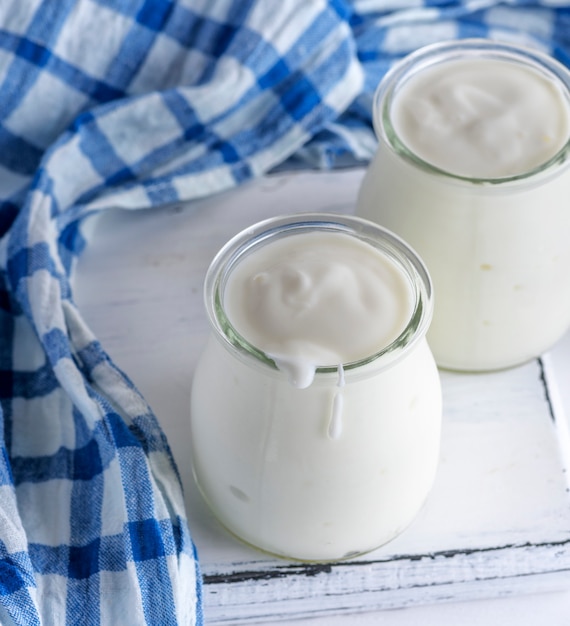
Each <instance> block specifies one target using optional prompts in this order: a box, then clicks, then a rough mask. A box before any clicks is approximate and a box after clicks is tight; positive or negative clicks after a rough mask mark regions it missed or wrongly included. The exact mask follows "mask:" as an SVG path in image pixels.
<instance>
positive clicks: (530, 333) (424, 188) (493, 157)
mask: <svg viewBox="0 0 570 626" xmlns="http://www.w3.org/2000/svg"><path fill="white" fill-rule="evenodd" d="M373 114H374V124H375V130H376V134H377V137H378V143H379V145H378V150H377V153H376V155H375V158H374V160H373V161H372V163H371V164H370V166H369V168H368V171H367V173H366V175H365V178H364V180H363V183H362V186H361V189H360V193H359V198H358V207H357V213H358V214H359V215H360V216H363V217H366V218H368V219H372V220H374V221H377V222H379V223H380V224H382V225H383V226H385V227H386V228H389V229H390V230H392V231H394V232H395V233H397V234H398V235H400V236H401V237H402V238H404V239H405V240H406V241H407V242H409V243H410V245H412V246H413V247H414V249H415V250H417V252H418V253H419V254H420V255H421V257H422V258H423V260H424V262H425V263H426V265H427V267H428V269H429V271H430V274H431V276H432V279H433V282H434V287H435V292H436V293H437V305H436V308H435V312H434V319H433V323H432V325H431V328H430V331H429V333H428V341H429V344H430V346H431V349H432V350H433V353H434V356H435V358H436V361H437V363H438V364H439V365H440V366H443V367H448V368H452V369H460V370H489V369H498V368H503V367H509V366H512V365H516V364H518V363H521V362H524V361H526V360H528V359H531V358H533V357H536V356H538V355H539V354H540V353H542V352H543V351H545V350H546V349H548V348H549V347H551V346H552V344H553V343H555V342H556V341H557V340H558V339H559V338H560V337H561V335H562V334H563V333H564V332H565V331H566V330H567V328H568V326H569V324H570V289H568V288H567V281H568V276H569V275H570V246H569V245H568V241H569V239H570V211H569V210H568V202H569V198H570V166H569V163H568V156H569V152H570V142H569V135H570V73H569V72H568V70H567V69H566V68H565V67H563V66H562V65H560V64H559V63H558V62H556V61H555V60H554V59H551V58H550V57H548V56H546V55H543V54H541V53H540V52H536V51H531V50H527V49H524V48H518V47H514V46H511V45H508V44H501V43H497V42H491V41H487V40H464V41H457V42H447V43H443V44H437V45H434V46H428V47H426V48H424V49H421V50H419V51H417V52H416V53H414V54H412V55H410V56H409V57H407V58H406V59H404V60H403V61H402V62H401V63H399V64H397V65H396V66H395V67H394V68H392V70H391V71H390V72H389V73H388V74H387V75H386V76H385V78H384V80H383V81H382V82H381V84H380V85H379V87H378V89H377V91H376V95H375V99H374V111H373Z"/></svg>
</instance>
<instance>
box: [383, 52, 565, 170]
mask: <svg viewBox="0 0 570 626" xmlns="http://www.w3.org/2000/svg"><path fill="white" fill-rule="evenodd" d="M391 119H392V124H393V126H394V130H395V131H396V133H397V135H398V136H399V137H400V139H401V140H402V142H403V143H404V144H405V145H406V146H407V147H408V148H409V149H410V150H411V151H412V152H413V153H414V154H415V155H417V156H419V157H420V158H422V159H423V160H425V161H427V162H428V163H430V164H431V165H434V166H435V167H438V168H441V169H443V170H444V171H446V172H449V173H452V174H456V175H459V176H465V177H469V178H483V179H493V178H502V177H508V176H516V175H520V174H524V173H526V172H529V171H531V170H533V169H534V168H536V167H537V166H539V165H541V164H543V163H545V162H547V161H548V160H549V159H550V158H552V157H553V156H554V155H555V154H556V153H557V152H559V151H560V149H561V148H562V147H563V146H564V144H565V143H566V142H567V141H568V136H569V133H570V115H569V111H568V106H567V104H566V102H565V101H564V97H563V94H562V91H561V89H560V86H559V84H558V83H556V82H554V81H553V80H551V79H550V78H548V77H547V76H545V75H543V74H541V73H539V72H538V71H537V70H535V69H531V68H529V67H526V66H524V65H519V64H517V63H512V62H508V61H502V60H498V59H489V58H479V59H463V60H457V61H450V62H447V63H440V64H437V65H434V66H431V67H428V68H426V69H424V70H423V71H420V72H418V73H416V74H414V75H413V76H411V77H410V78H409V79H408V80H407V81H406V82H405V83H404V84H403V85H402V86H401V87H400V88H399V89H398V90H397V92H396V93H395V96H394V100H393V103H392V106H391Z"/></svg>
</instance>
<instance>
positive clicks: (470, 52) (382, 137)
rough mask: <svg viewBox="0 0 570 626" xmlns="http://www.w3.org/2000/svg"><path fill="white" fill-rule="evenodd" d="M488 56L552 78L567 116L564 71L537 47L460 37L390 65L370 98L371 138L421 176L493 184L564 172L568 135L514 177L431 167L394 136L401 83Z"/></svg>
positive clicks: (569, 75) (569, 156) (569, 94)
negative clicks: (448, 65)
mask: <svg viewBox="0 0 570 626" xmlns="http://www.w3.org/2000/svg"><path fill="white" fill-rule="evenodd" d="M477 59H494V60H500V61H506V62H509V63H513V64H518V65H519V66H525V67H527V68H529V69H533V70H536V71H537V72H540V73H541V74H543V75H545V76H547V77H548V78H549V79H550V80H552V81H553V82H554V83H555V84H556V85H557V87H558V88H559V89H560V92H561V94H562V96H563V98H564V101H565V103H566V105H567V106H568V111H569V116H570V72H569V71H568V69H567V68H566V67H564V66H563V65H562V64H560V63H558V62H557V61H556V60H555V59H553V58H551V57H549V56H547V55H545V54H543V53H541V52H538V51H534V50H530V49H525V48H522V47H518V46H512V45H510V44H506V43H500V42H495V41H493V42H491V41H489V40H485V39H466V40H457V41H450V42H444V43H439V44H433V45H430V46H426V47H424V48H421V49H419V50H418V51H416V52H415V53H412V54H410V55H408V56H407V57H406V58H405V59H403V60H402V61H400V62H399V63H397V64H396V65H394V66H393V67H392V68H391V70H390V71H389V72H388V73H387V74H386V75H385V77H384V79H383V80H382V81H381V83H380V85H379V86H378V88H377V90H376V93H375V95H374V100H373V123H374V129H375V133H376V136H377V138H378V140H379V141H380V142H383V143H384V144H385V145H386V146H387V147H388V148H389V149H390V150H391V151H392V152H394V153H395V155H396V156H397V157H398V158H401V159H403V160H405V161H406V162H408V163H409V164H410V165H412V166H413V167H415V168H417V169H420V170H422V171H423V172H425V173H427V174H431V175H434V176H438V177H441V178H445V179H448V180H449V181H450V182H455V183H456V184H468V185H476V186H480V187H483V186H485V187H493V186H494V187H496V186H499V185H521V184H522V185H525V184H535V182H537V181H539V180H542V179H544V178H545V177H551V176H557V175H559V174H561V173H562V172H564V171H565V170H566V169H567V168H568V167H570V166H569V161H570V137H569V138H568V139H567V140H566V142H565V144H564V145H563V146H562V147H561V148H560V149H559V150H558V151H557V152H556V153H555V154H553V155H552V157H551V158H549V159H547V160H545V161H544V162H542V163H540V164H539V165H537V166H536V167H533V168H530V169H528V170H527V171H523V172H521V173H518V174H515V175H507V176H500V177H488V178H485V177H481V178H478V177H470V176H463V175H459V174H455V173H452V172H449V171H446V170H445V169H442V168H440V167H437V166H435V165H433V164H432V163H430V162H428V161H426V160H425V159H423V158H421V157H420V156H418V154H416V153H415V152H414V151H413V150H412V149H410V147H409V146H407V145H406V144H405V143H404V141H403V140H402V138H401V137H400V136H399V135H398V132H397V131H396V128H395V125H394V122H393V103H394V98H395V96H396V94H397V93H398V90H399V89H400V88H401V87H402V86H403V85H404V84H405V83H406V81H407V80H408V79H410V78H412V77H414V76H417V75H418V74H419V73H420V72H422V71H423V70H425V69H428V68H433V67H434V66H437V65H440V64H443V63H447V62H453V61H458V60H477Z"/></svg>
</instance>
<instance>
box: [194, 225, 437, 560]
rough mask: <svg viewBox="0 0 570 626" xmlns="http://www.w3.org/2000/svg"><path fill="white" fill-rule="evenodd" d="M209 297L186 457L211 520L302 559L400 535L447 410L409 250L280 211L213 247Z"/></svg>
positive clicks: (379, 236)
mask: <svg viewBox="0 0 570 626" xmlns="http://www.w3.org/2000/svg"><path fill="white" fill-rule="evenodd" d="M205 297H206V307H207V311H208V314H209V317H210V322H211V325H212V333H211V336H210V338H209V341H208V344H207V346H206V349H205V351H204V353H203V354H202V356H201V358H200V361H199V363H198V367H197V370H196V373H195V376H194V381H193V388H192V403H191V429H192V460H193V467H194V473H195V477H196V481H197V483H198V485H199V487H200V490H201V492H202V493H203V495H204V497H205V499H206V501H207V502H208V504H209V505H210V507H211V509H212V510H213V512H214V514H215V515H216V516H217V518H218V519H219V520H220V522H221V523H222V524H223V525H224V526H225V527H226V528H227V529H228V530H230V531H231V532H232V533H233V534H235V535H237V536H238V537H239V538H241V539H242V540H244V541H245V542H247V543H249V544H252V545H254V546H256V547H258V548H260V549H262V550H264V551H267V552H270V553H272V554H275V555H279V556H284V557H289V558H294V559H300V560H305V561H330V560H337V559H342V558H348V557H350V556H353V555H356V554H360V553H363V552H366V551H369V550H372V549H374V548H376V547H377V546H379V545H382V544H383V543H385V542H387V541H389V540H391V539H392V538H393V537H395V536H396V535H397V534H399V533H400V532H401V531H402V530H403V529H404V528H405V527H406V526H407V525H408V524H409V523H410V522H411V520H412V519H413V518H414V516H415V515H416V514H417V512H418V510H419V509H420V507H421V506H422V504H423V502H424V500H425V498H426V497H427V494H428V492H429V490H430V488H431V485H432V483H433V480H434V476H435V472H436V468H437V461H438V453H439V438H440V424H441V390H440V384H439V378H438V373H437V368H436V366H435V362H434V360H433V357H432V355H431V352H430V350H429V347H428V345H427V342H426V340H425V332H426V330H427V327H428V325H429V322H430V318H431V310H432V299H431V298H432V296H431V284H430V281H429V276H428V275H427V273H426V271H425V268H424V267H423V265H422V263H421V261H420V260H419V259H418V258H417V256H416V255H415V254H414V253H413V252H412V251H411V250H410V249H409V248H408V247H407V246H406V245H405V244H404V243H403V242H402V241H400V240H399V239H397V238H395V237H393V236H392V235H391V234H390V233H388V232H387V231H384V230H383V229H380V228H379V227H377V226H375V225H373V224H370V223H367V222H364V221H362V220H358V219H357V218H350V217H338V216H326V215H322V214H321V215H313V216H301V217H295V218H278V219H277V220H272V221H269V222H264V223H261V224H260V225H257V226H255V227H254V228H253V229H248V231H246V232H244V233H242V234H240V235H238V236H237V237H236V238H235V239H234V240H232V241H230V242H229V243H228V244H227V245H226V246H225V247H224V248H223V249H222V251H221V252H220V253H219V254H218V256H217V257H216V259H215V260H214V261H213V263H212V265H211V267H210V269H209V271H208V275H207V277H206V285H205Z"/></svg>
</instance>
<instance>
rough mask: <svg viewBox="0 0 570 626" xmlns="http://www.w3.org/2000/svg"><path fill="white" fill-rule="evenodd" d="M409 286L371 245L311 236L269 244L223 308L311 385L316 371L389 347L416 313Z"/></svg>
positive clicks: (235, 277)
mask: <svg viewBox="0 0 570 626" xmlns="http://www.w3.org/2000/svg"><path fill="white" fill-rule="evenodd" d="M413 305H414V302H413V296H412V290H411V285H410V282H409V280H408V279H407V277H406V276H405V275H404V274H403V273H402V271H401V270H400V269H398V268H397V267H396V265H395V264H394V263H393V262H392V261H391V260H390V259H389V258H388V257H387V256H386V255H385V254H383V253H381V252H379V251H378V250H376V249H375V248H373V247H372V246H371V245H369V244H366V243H364V242H362V241H360V240H358V239H356V238H354V237H350V236H348V235H345V234H342V233H338V232H335V233H331V232H313V233H303V234H298V235H296V236H295V237H291V236H289V237H286V238H283V239H280V240H277V241H273V242H271V244H270V245H267V246H264V247H262V248H260V249H258V250H257V251H256V252H255V254H251V255H249V256H248V257H246V258H244V259H242V260H241V261H240V262H239V263H238V264H237V266H236V267H235V268H233V269H232V272H231V274H230V276H229V278H228V281H227V284H226V286H225V291H224V308H225V311H226V314H227V316H228V319H229V320H230V322H231V323H232V325H233V326H234V328H235V329H236V330H237V331H238V332H239V333H240V334H241V335H242V336H243V337H244V338H245V339H246V340H247V341H248V342H249V343H251V344H252V345H254V346H255V347H256V348H258V349H260V350H262V351H263V352H265V353H266V354H267V355H268V356H271V357H272V358H273V359H274V360H275V362H276V364H277V366H278V367H279V368H280V369H285V370H286V371H287V372H288V373H289V374H290V376H291V377H292V382H293V384H295V385H296V386H299V387H307V386H308V385H309V384H310V383H311V381H312V378H313V374H314V369H315V366H337V365H338V364H344V363H349V362H353V361H359V360H361V359H364V358H366V357H369V356H371V355H373V354H375V353H376V352H379V351H380V350H382V349H383V348H385V347H386V346H388V345H390V344H391V343H392V342H393V341H394V340H395V339H396V338H397V337H398V335H399V334H400V333H401V332H402V331H403V330H404V328H405V327H406V325H407V324H408V321H409V319H410V316H411V313H412V309H413Z"/></svg>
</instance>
